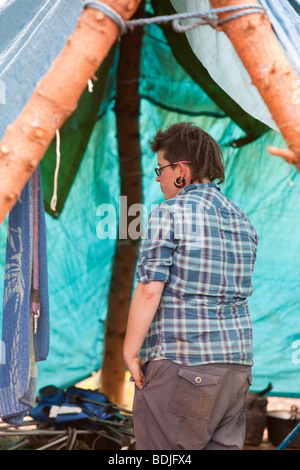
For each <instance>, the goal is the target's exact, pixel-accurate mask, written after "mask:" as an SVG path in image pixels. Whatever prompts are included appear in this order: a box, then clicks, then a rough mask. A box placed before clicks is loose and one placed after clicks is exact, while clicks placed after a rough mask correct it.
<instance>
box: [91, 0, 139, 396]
mask: <svg viewBox="0 0 300 470" xmlns="http://www.w3.org/2000/svg"><path fill="white" fill-rule="evenodd" d="M143 14H144V4H143V3H142V4H141V5H140V7H139V9H138V10H137V13H136V15H135V18H139V17H142V16H143ZM142 36H143V29H142V28H135V29H134V30H133V32H127V33H126V34H124V35H123V36H122V39H121V42H120V51H119V63H118V70H117V94H116V104H115V113H116V125H117V141H118V152H119V165H120V193H121V197H122V200H123V201H126V204H125V205H124V206H123V207H122V209H121V220H120V222H119V223H120V226H119V238H118V239H117V242H116V251H115V257H114V263H113V268H112V278H111V285H110V293H109V299H108V313H107V320H106V331H105V339H104V353H103V360H102V371H101V379H100V388H101V391H102V392H103V393H104V394H105V395H107V397H108V398H109V400H110V401H112V402H114V403H117V404H118V405H124V403H123V399H124V387H125V380H124V379H125V371H126V367H125V363H124V359H123V344H124V338H125V333H126V327H127V318H128V312H129V308H130V303H131V298H132V290H133V283H134V275H135V270H136V262H137V255H138V246H139V236H138V233H136V234H135V233H131V230H130V224H131V222H133V220H135V216H130V215H129V214H128V210H129V209H130V207H132V206H133V205H134V204H141V203H142V202H143V187H142V165H141V157H142V155H141V148H140V133H139V117H140V96H139V76H140V56H141V47H142ZM140 207H141V206H140ZM138 218H140V216H139V215H138ZM140 228H141V229H142V227H140Z"/></svg>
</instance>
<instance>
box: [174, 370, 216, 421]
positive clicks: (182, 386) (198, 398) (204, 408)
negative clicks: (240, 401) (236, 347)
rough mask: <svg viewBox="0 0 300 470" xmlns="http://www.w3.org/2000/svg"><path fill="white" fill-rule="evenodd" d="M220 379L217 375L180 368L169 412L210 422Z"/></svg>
mask: <svg viewBox="0 0 300 470" xmlns="http://www.w3.org/2000/svg"><path fill="white" fill-rule="evenodd" d="M219 379H220V377H219V376H216V375H210V374H207V373H202V372H199V371H194V370H189V369H185V368H180V369H179V373H178V378H177V384H176V387H175V390H174V394H173V396H172V399H171V401H170V403H169V408H168V410H169V411H170V412H172V413H175V414H177V415H178V416H184V417H191V418H200V419H205V420H208V419H209V417H210V414H211V410H212V407H213V404H214V401H215V397H216V393H217V388H218V383H219Z"/></svg>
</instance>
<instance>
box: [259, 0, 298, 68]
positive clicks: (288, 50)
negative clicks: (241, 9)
mask: <svg viewBox="0 0 300 470" xmlns="http://www.w3.org/2000/svg"><path fill="white" fill-rule="evenodd" d="M259 1H260V3H261V5H262V6H264V7H265V8H266V10H267V12H268V15H269V17H270V20H271V22H272V26H273V29H274V31H275V33H276V35H277V37H278V39H279V42H280V44H281V46H282V48H283V50H284V52H285V54H286V56H287V58H288V59H289V61H290V63H291V65H292V67H293V68H294V70H295V72H296V73H297V74H298V75H299V77H300V50H299V41H300V2H299V0H281V1H280V2H279V1H278V0H259Z"/></svg>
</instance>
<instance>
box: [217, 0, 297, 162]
mask: <svg viewBox="0 0 300 470" xmlns="http://www.w3.org/2000/svg"><path fill="white" fill-rule="evenodd" d="M210 3H211V5H212V6H213V7H214V8H221V7H225V6H233V5H235V6H236V5H245V4H253V5H257V2H256V1H255V0H250V1H249V0H210ZM230 15H232V13H222V14H219V18H220V19H224V18H226V17H227V16H230ZM220 29H221V30H222V31H224V32H225V33H226V34H227V36H228V37H229V39H230V41H231V42H232V44H233V46H234V48H235V50H236V52H237V53H238V55H239V57H240V59H241V61H242V62H243V64H244V66H245V68H246V69H247V71H248V73H249V75H250V77H251V79H252V82H253V84H254V85H255V86H256V88H257V89H258V91H259V93H260V94H261V96H262V98H263V100H264V102H265V103H266V105H267V107H268V109H269V111H270V113H271V115H272V116H273V119H274V121H275V122H276V124H277V126H278V128H279V130H280V132H281V134H282V136H283V138H284V139H285V141H286V144H287V146H288V148H289V151H288V152H286V151H285V150H280V149H277V150H276V149H274V148H270V151H272V153H273V154H277V155H279V156H282V157H283V158H285V159H286V160H287V161H289V162H292V163H294V164H295V165H296V167H297V168H298V170H299V171H300V100H299V96H300V80H299V77H298V76H297V75H296V73H295V71H294V70H293V68H292V66H291V64H290V63H289V61H288V60H287V58H286V56H285V54H284V53H283V51H282V49H281V46H280V44H279V42H278V41H277V38H276V36H275V34H274V32H273V30H272V26H271V23H270V21H269V20H268V19H267V17H266V16H265V15H264V14H262V13H252V14H249V15H244V16H241V17H239V18H237V19H233V20H230V21H229V22H227V23H224V24H223V25H221V26H220ZM276 152H277V153H276Z"/></svg>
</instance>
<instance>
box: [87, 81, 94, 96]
mask: <svg viewBox="0 0 300 470" xmlns="http://www.w3.org/2000/svg"><path fill="white" fill-rule="evenodd" d="M88 90H89V93H93V91H94V85H93V82H92V80H91V79H89V81H88Z"/></svg>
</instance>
